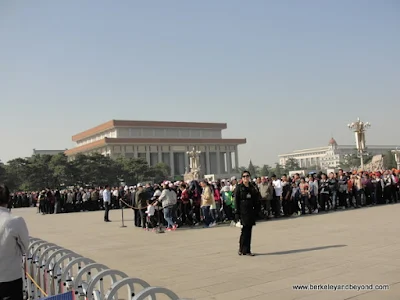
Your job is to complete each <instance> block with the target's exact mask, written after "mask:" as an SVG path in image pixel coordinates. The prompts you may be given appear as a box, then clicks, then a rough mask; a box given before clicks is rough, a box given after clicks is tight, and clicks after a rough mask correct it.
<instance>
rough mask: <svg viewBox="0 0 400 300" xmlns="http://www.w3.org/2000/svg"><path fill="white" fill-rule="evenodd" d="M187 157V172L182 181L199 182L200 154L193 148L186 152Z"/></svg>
mask: <svg viewBox="0 0 400 300" xmlns="http://www.w3.org/2000/svg"><path fill="white" fill-rule="evenodd" d="M186 154H187V155H188V157H189V168H190V170H189V172H186V174H185V176H184V180H199V179H200V172H201V167H200V154H201V151H197V150H196V149H195V148H194V147H193V148H192V150H191V151H188V152H186Z"/></svg>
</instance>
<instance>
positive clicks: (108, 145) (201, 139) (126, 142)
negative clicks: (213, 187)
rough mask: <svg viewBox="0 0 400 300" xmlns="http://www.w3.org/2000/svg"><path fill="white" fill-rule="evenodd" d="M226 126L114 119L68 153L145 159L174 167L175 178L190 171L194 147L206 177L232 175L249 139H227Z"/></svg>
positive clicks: (77, 137)
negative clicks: (189, 154) (239, 152)
mask: <svg viewBox="0 0 400 300" xmlns="http://www.w3.org/2000/svg"><path fill="white" fill-rule="evenodd" d="M226 128H227V124H226V123H197V122H161V121H121V120H111V121H109V122H106V123H104V124H101V125H98V126H96V127H94V128H91V129H88V130H86V131H83V132H81V133H78V134H76V135H74V136H73V137H72V140H73V141H74V142H76V147H74V148H72V149H69V150H66V151H65V154H66V155H67V156H69V157H70V158H71V159H73V158H74V156H75V155H76V154H78V153H84V154H90V153H94V152H98V153H101V154H103V155H109V156H110V157H112V158H117V157H118V156H125V157H134V158H143V159H145V160H146V161H147V162H148V164H149V165H151V166H154V165H156V164H157V163H159V162H163V163H166V164H167V165H169V166H170V168H171V176H175V175H183V174H184V173H185V172H186V171H188V169H189V157H188V154H187V152H188V151H190V150H192V149H193V147H194V148H195V149H197V150H198V151H201V153H200V166H201V171H202V173H203V174H216V175H218V176H221V177H223V176H225V177H226V176H228V175H230V174H233V173H234V172H233V169H234V168H235V167H238V166H239V162H238V146H239V145H241V144H245V143H246V139H244V138H241V139H224V138H222V130H223V129H226Z"/></svg>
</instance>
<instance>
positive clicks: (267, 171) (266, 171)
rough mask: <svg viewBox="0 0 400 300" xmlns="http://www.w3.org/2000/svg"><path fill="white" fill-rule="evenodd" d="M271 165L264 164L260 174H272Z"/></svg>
mask: <svg viewBox="0 0 400 300" xmlns="http://www.w3.org/2000/svg"><path fill="white" fill-rule="evenodd" d="M270 171H271V167H270V166H269V165H263V166H262V167H261V169H260V176H270V175H271V174H270Z"/></svg>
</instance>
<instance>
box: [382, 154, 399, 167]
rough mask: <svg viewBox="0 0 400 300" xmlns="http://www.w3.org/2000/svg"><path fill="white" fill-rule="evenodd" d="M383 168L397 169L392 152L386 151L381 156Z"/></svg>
mask: <svg viewBox="0 0 400 300" xmlns="http://www.w3.org/2000/svg"><path fill="white" fill-rule="evenodd" d="M383 166H384V167H385V168H386V169H393V168H397V163H396V158H395V156H394V153H392V151H388V152H386V153H385V154H384V155H383Z"/></svg>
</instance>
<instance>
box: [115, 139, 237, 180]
mask: <svg viewBox="0 0 400 300" xmlns="http://www.w3.org/2000/svg"><path fill="white" fill-rule="evenodd" d="M193 147H194V148H195V149H196V150H197V151H200V154H199V161H200V170H201V173H203V174H216V175H223V174H227V175H229V174H232V173H233V172H232V171H233V170H234V168H237V167H238V164H239V158H238V149H237V148H238V147H237V145H196V146H189V145H188V146H173V145H143V146H142V145H114V146H112V147H110V148H111V149H109V150H110V153H111V156H112V157H114V158H115V157H118V156H125V157H134V158H142V159H144V160H146V161H147V163H148V164H149V165H150V166H155V165H156V164H158V163H160V162H162V163H165V164H167V165H168V166H170V168H171V176H175V175H177V176H179V175H183V174H185V173H186V172H187V171H188V170H189V156H188V154H187V152H188V151H191V150H192V149H193Z"/></svg>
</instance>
